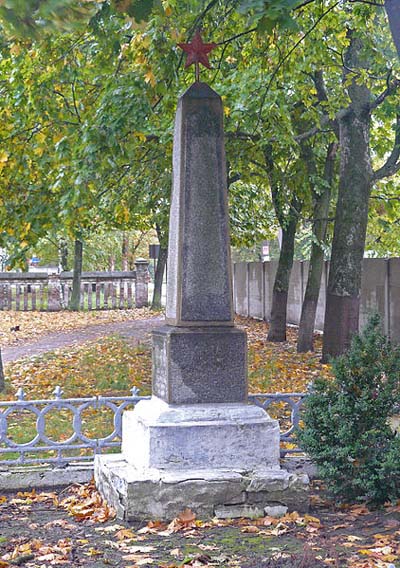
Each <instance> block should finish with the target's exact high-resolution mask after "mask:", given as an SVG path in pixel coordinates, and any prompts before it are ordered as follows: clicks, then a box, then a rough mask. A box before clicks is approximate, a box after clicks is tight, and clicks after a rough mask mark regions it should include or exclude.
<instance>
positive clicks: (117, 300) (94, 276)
mask: <svg viewBox="0 0 400 568" xmlns="http://www.w3.org/2000/svg"><path fill="white" fill-rule="evenodd" d="M135 265H136V270H135V271H130V272H83V273H82V281H81V286H80V308H81V309H86V310H107V309H116V308H120V309H126V308H128V309H129V308H132V307H134V306H136V307H142V306H144V305H147V301H148V280H149V276H148V262H147V261H146V260H143V259H138V261H137V262H136V263H135ZM72 277H73V274H72V272H61V274H53V275H50V276H49V275H48V274H47V273H45V272H43V273H42V272H38V273H35V272H27V273H18V272H14V273H12V272H2V273H0V310H17V311H36V310H37V311H59V310H62V309H65V308H67V307H68V304H69V300H70V298H71V292H72Z"/></svg>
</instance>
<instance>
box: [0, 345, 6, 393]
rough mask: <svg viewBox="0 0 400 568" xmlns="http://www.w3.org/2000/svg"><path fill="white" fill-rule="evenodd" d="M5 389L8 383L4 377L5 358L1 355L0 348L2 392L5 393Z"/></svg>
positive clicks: (0, 383) (0, 387)
mask: <svg viewBox="0 0 400 568" xmlns="http://www.w3.org/2000/svg"><path fill="white" fill-rule="evenodd" d="M5 388H6V381H5V376H4V367H3V358H2V355H1V347H0V392H3V391H4V390H5Z"/></svg>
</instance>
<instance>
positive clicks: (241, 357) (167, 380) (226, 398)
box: [153, 326, 247, 404]
mask: <svg viewBox="0 0 400 568" xmlns="http://www.w3.org/2000/svg"><path fill="white" fill-rule="evenodd" d="M153 393H154V394H155V395H156V396H157V397H159V398H161V399H162V400H164V401H165V402H168V403H169V404H199V403H200V404H201V403H220V402H221V403H223V402H245V401H246V400H247V338H246V333H245V332H244V331H241V330H239V329H236V328H232V327H222V328H221V327H206V328H203V327H199V328H198V327H193V328H186V327H172V326H164V327H162V328H159V329H157V330H156V331H154V332H153Z"/></svg>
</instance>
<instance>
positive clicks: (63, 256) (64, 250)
mask: <svg viewBox="0 0 400 568" xmlns="http://www.w3.org/2000/svg"><path fill="white" fill-rule="evenodd" d="M58 259H59V266H60V271H61V272H67V271H68V243H67V241H66V240H65V239H63V238H61V239H60V240H59V241H58Z"/></svg>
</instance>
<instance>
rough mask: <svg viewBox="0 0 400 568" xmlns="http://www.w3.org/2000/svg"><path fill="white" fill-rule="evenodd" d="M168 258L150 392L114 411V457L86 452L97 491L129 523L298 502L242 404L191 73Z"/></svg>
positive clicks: (293, 481) (213, 175)
mask: <svg viewBox="0 0 400 568" xmlns="http://www.w3.org/2000/svg"><path fill="white" fill-rule="evenodd" d="M196 42H197V49H198V50H201V49H202V46H205V49H207V47H209V46H213V45H214V44H203V43H202V41H201V38H200V36H199V35H198V34H196V36H195V39H194V41H193V43H192V44H183V46H185V47H187V49H185V47H184V49H185V51H187V50H189V49H190V47H191V46H193V45H194V48H193V49H195V48H196ZM199 46H200V47H199ZM211 48H212V47H211ZM208 51H210V49H208ZM203 52H204V50H203ZM206 53H207V52H206ZM189 55H190V53H189ZM203 55H204V53H203ZM193 57H194V58H195V60H194V62H195V63H198V62H202V63H204V60H203V61H201V59H200V58H199V57H200V56H197V59H196V53H195V54H194V55H193ZM188 59H189V58H188ZM207 62H208V60H207ZM196 78H197V79H198V67H197V68H196ZM168 260H169V270H168V283H167V307H166V325H165V326H164V327H161V328H159V329H158V330H156V331H154V332H153V395H152V397H151V399H150V400H145V401H141V402H140V403H138V404H137V405H136V407H135V409H134V410H133V411H126V412H125V414H124V416H123V434H122V454H114V455H108V456H97V457H96V463H95V479H96V484H97V487H98V488H99V490H100V492H101V493H102V494H103V496H104V497H105V498H106V499H107V500H108V501H109V503H110V504H111V505H112V506H113V507H114V508H115V509H116V510H117V514H118V516H119V517H121V518H125V519H128V520H130V519H139V518H141V519H149V518H151V519H155V518H158V519H171V518H173V517H174V516H176V515H177V514H178V513H179V512H181V511H182V510H183V509H185V508H187V507H188V508H190V509H192V510H193V511H194V512H195V513H196V514H197V515H199V516H213V515H219V516H224V517H229V516H255V515H258V516H262V515H264V511H265V510H267V511H268V510H269V509H268V508H269V507H275V506H276V505H284V506H288V507H294V508H296V509H297V510H299V509H300V510H301V509H304V508H305V507H307V503H308V499H307V489H308V478H307V476H305V475H297V474H293V473H288V472H287V471H286V470H283V469H281V468H280V465H279V444H280V433H279V424H278V422H277V421H276V420H272V419H271V418H270V417H269V416H268V414H267V413H266V412H265V411H264V410H263V409H261V408H259V407H256V406H254V405H251V404H248V401H247V341H246V333H245V332H244V331H241V330H239V329H237V328H236V327H235V326H234V323H233V302H232V276H231V258H230V243H229V223H228V206H227V187H226V164H225V151H224V131H223V108H222V101H221V98H220V97H219V95H218V94H217V93H216V92H215V91H213V90H212V89H211V88H210V87H209V86H208V85H207V84H205V83H202V82H200V81H198V80H197V81H196V82H195V83H194V84H193V85H192V86H191V87H190V88H189V89H188V90H187V91H186V92H185V93H184V94H183V95H182V97H181V98H180V100H179V104H178V109H177V113H176V119H175V133H174V151H173V190H172V203H171V213H170V233H169V249H168Z"/></svg>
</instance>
